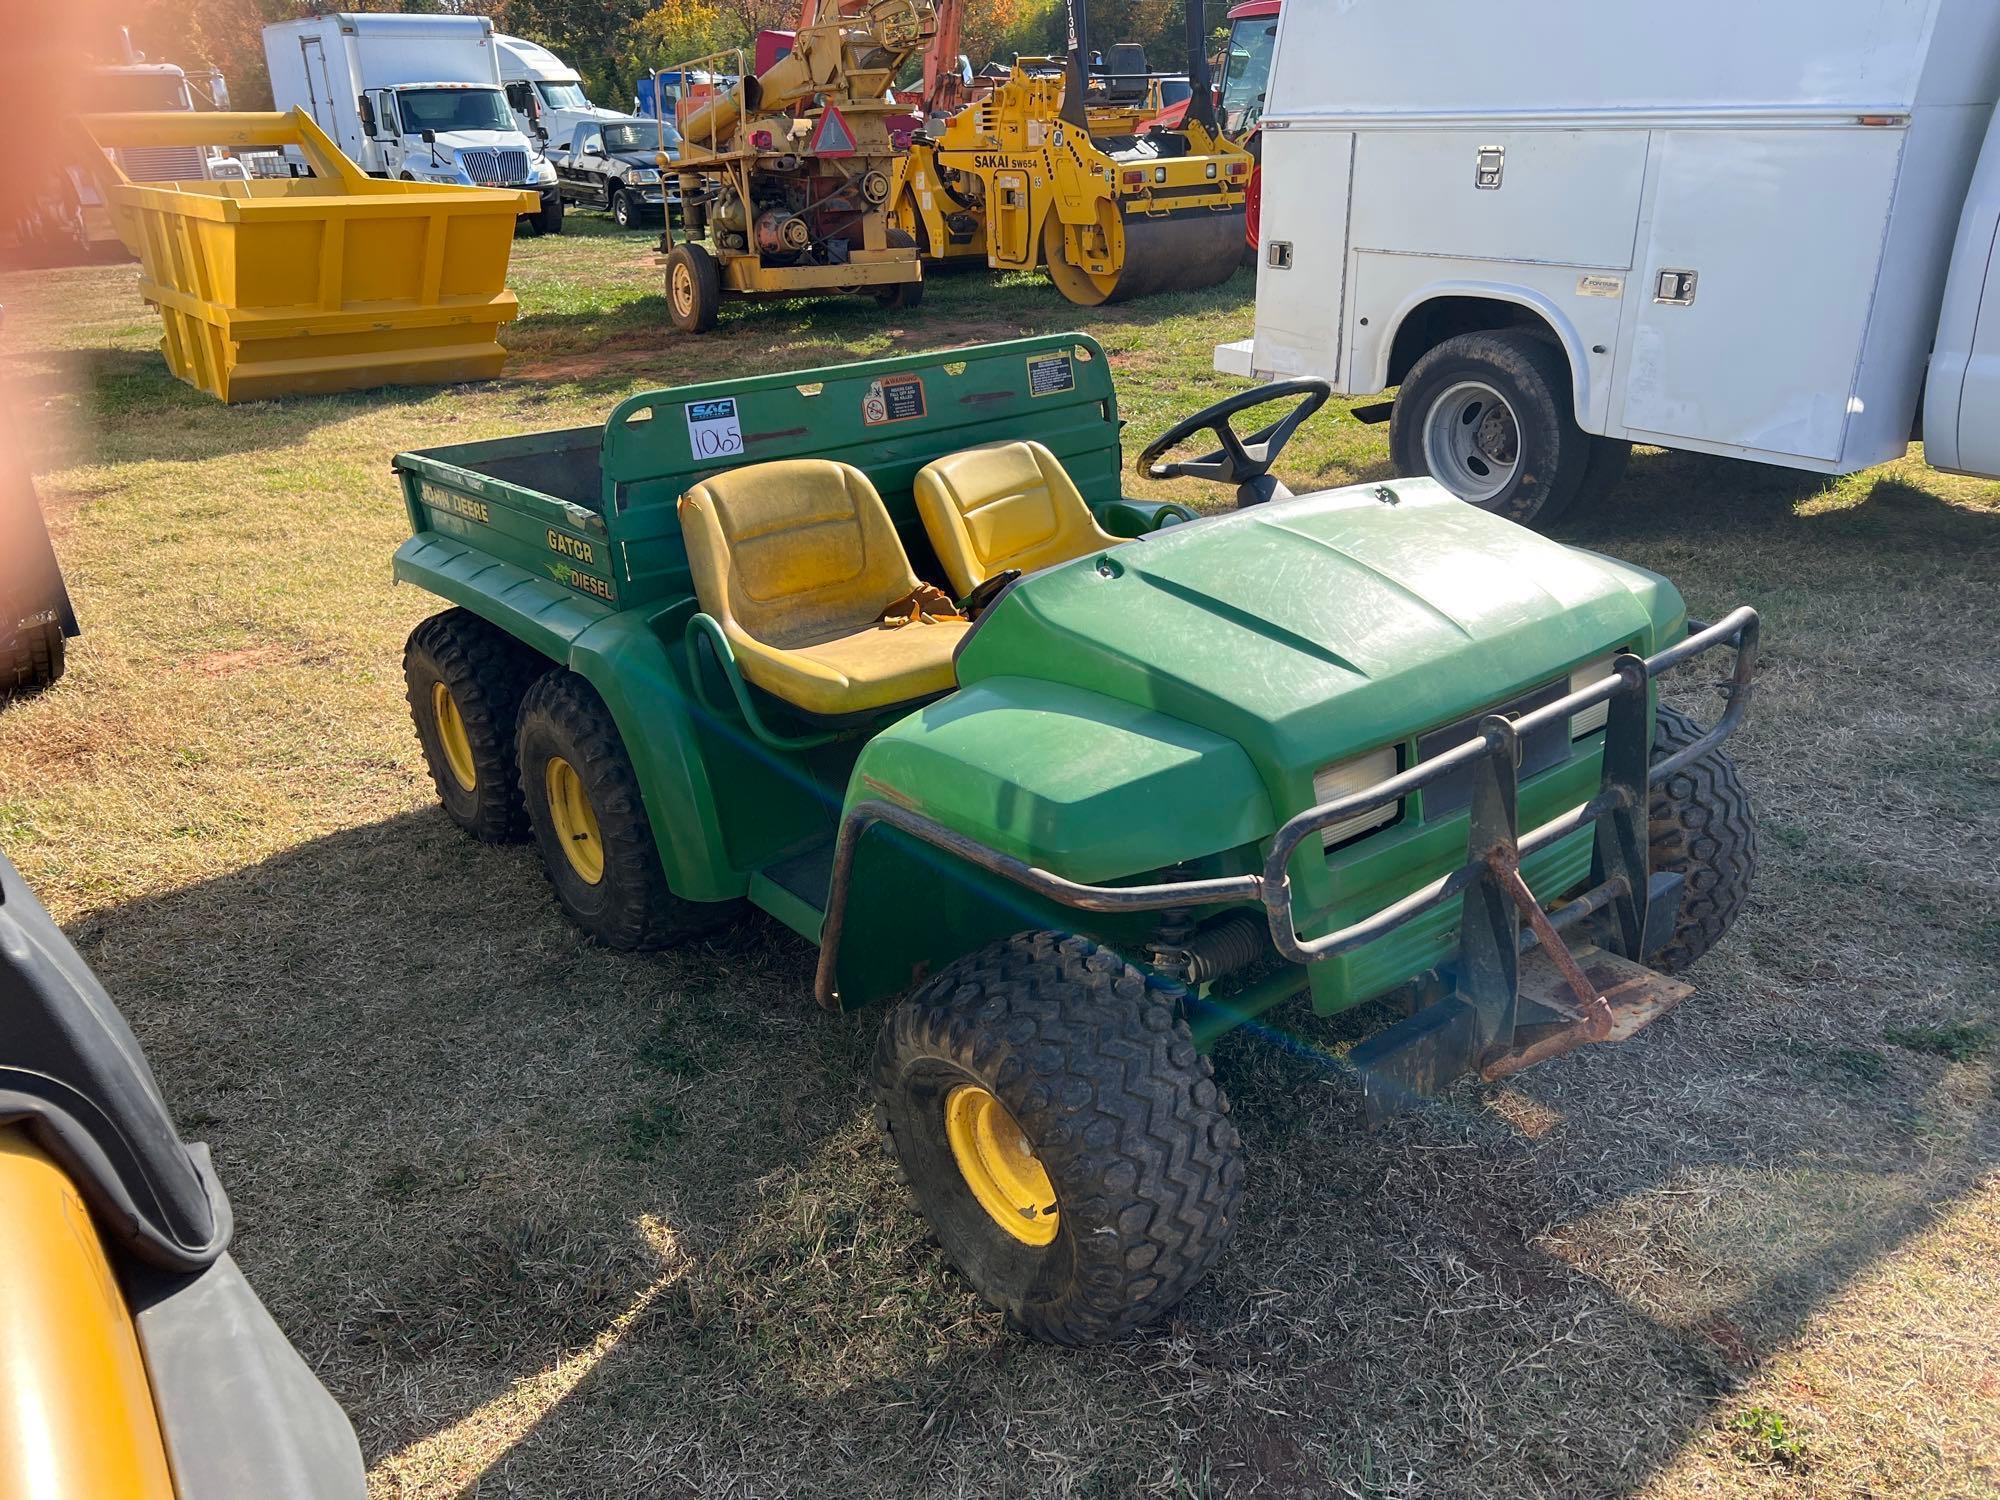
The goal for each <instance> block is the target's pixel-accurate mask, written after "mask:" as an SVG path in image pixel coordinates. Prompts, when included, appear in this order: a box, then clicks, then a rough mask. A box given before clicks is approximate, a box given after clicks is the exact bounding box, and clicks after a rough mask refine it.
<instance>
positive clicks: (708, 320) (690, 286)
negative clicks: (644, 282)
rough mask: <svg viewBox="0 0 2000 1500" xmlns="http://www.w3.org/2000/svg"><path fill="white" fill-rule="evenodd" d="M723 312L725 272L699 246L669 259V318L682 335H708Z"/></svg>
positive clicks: (687, 247)
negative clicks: (723, 275) (723, 280)
mask: <svg viewBox="0 0 2000 1500" xmlns="http://www.w3.org/2000/svg"><path fill="white" fill-rule="evenodd" d="M721 312H722V268H721V267H720V266H718V265H716V263H715V257H714V256H713V255H711V254H709V253H708V251H707V250H706V249H705V248H704V247H702V246H700V245H696V244H692V243H688V244H680V245H676V246H674V248H673V250H672V252H671V253H669V254H668V256H667V316H668V318H669V319H671V320H672V322H673V325H674V327H676V328H678V329H679V330H680V331H681V332H682V333H707V332H708V331H709V329H711V328H713V327H714V326H715V320H716V318H717V317H718V316H720V315H721Z"/></svg>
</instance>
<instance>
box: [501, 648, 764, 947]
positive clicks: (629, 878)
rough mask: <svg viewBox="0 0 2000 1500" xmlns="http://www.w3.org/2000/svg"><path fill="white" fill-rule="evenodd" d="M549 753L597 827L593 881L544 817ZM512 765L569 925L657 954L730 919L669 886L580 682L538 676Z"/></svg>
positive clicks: (590, 693)
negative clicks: (598, 865)
mask: <svg viewBox="0 0 2000 1500" xmlns="http://www.w3.org/2000/svg"><path fill="white" fill-rule="evenodd" d="M552 756H560V757H561V758H562V759H564V760H566V761H568V762H569V764H570V766H571V767H572V768H573V769H574V770H575V771H576V773H577V776H578V778H579V779H580V781H581V782H582V786H583V792H584V795H585V796H586V797H587V798H588V800H589V803H590V810H591V813H592V815H593V816H594V817H595V819H596V821H597V829H598V833H599V836H600V841H601V843H602V845H603V860H604V869H603V874H602V876H601V878H599V879H598V880H596V881H594V882H593V881H588V880H586V879H584V878H583V876H582V875H580V874H579V873H578V871H577V869H576V867H575V866H574V865H573V864H572V863H571V861H570V859H569V856H568V854H567V853H566V852H565V851H564V848H563V844H562V839H561V836H560V834H559V833H558V831H557V828H556V820H555V818H554V817H553V815H552V814H551V811H550V807H549V790H548V776H547V770H548V762H549V759H550V758H551V757H552ZM515 759H516V761H517V763H518V764H519V767H520V773H519V774H520V793H521V797H522V799H523V800H524V802H525V803H526V805H527V809H528V822H529V825H530V827H531V828H532V829H533V831H534V836H535V844H536V847H537V848H538V849H539V851H540V853H541V857H542V872H543V874H545V875H546V876H547V877H548V880H549V884H550V886H551V887H553V889H554V890H555V894H556V900H557V901H558V902H559V903H560V904H561V906H562V908H563V910H564V912H566V913H567V914H568V916H569V918H570V920H571V921H573V922H574V923H576V925H577V926H578V927H580V928H582V929H583V930H584V931H585V932H587V933H588V934H590V936H591V937H593V938H595V939H596V940H597V941H598V942H600V943H602V944H604V946H605V947H607V948H615V949H618V950H620V951H622V952H637V951H641V950H644V949H649V948H660V947H665V946H666V945H668V944H670V943H675V942H679V941H681V940H683V939H685V938H690V937H694V936H696V935H698V934H700V933H703V932H707V931H708V930H710V929H711V928H714V927H717V926H720V925H721V924H722V923H724V922H727V921H729V920H730V919H731V918H732V917H733V916H735V914H736V912H737V910H738V909H739V907H740V905H741V903H740V902H734V901H724V902H709V901H684V900H682V899H681V898H680V897H678V896H676V895H675V894H674V893H673V891H672V889H671V888H670V887H669V886H668V884H667V877H666V872H665V871H664V870H663V869H662V868H661V866H660V851H659V846H658V845H657V844H655V843H654V841H653V825H652V823H651V821H650V820H649V819H648V818H647V816H646V807H645V802H644V799H643V798H642V797H641V796H640V792H639V777H638V773H637V772H636V771H634V770H633V768H632V759H631V757H630V756H629V755H628V754H627V753H626V751H625V744H624V741H623V740H622V739H621V738H620V737H619V734H618V725H617V721H616V720H614V719H613V718H612V717H611V710H610V709H608V708H607V707H605V705H604V700H603V699H602V698H600V697H598V695H597V691H596V689H594V688H593V687H591V685H590V684H589V683H588V682H586V681H584V679H583V678H582V677H580V676H578V675H577V674H576V673H574V672H571V671H568V670H565V669H563V668H560V667H558V668H556V669H555V670H554V671H551V672H547V673H545V674H543V675H542V676H541V677H539V678H537V679H536V681H535V683H534V685H533V686H531V687H530V688H529V689H528V692H527V696H526V697H525V698H524V699H523V700H522V703H521V722H520V733H519V735H518V738H517V740H516V744H515Z"/></svg>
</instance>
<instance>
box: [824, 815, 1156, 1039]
mask: <svg viewBox="0 0 2000 1500" xmlns="http://www.w3.org/2000/svg"><path fill="white" fill-rule="evenodd" d="M853 889H854V898H853V899H852V900H851V901H850V902H849V904H848V909H847V918H846V922H845V925H844V927H843V930H842V934H841V942H840V963H839V973H838V975H837V976H836V988H837V989H838V991H839V998H840V1005H841V1008H842V1009H843V1010H853V1009H855V1008H857V1007H859V1006H863V1005H872V1004H874V1003H876V1002H878V1001H882V1000H887V999H890V998H891V997H893V996H895V995H899V994H901V993H902V992H903V991H905V990H907V989H909V988H910V987H911V986H912V985H915V984H920V983H921V982H922V981H923V980H924V978H925V977H926V976H928V975H930V974H933V973H935V972H936V971H937V970H939V969H941V968H942V967H944V965H946V964H948V963H950V962H951V961H952V960H953V959H955V958H959V957H961V956H963V955H964V954H967V953H972V952H975V951H976V950H978V949H980V948H983V947H985V946H986V945H987V944H988V943H991V942H996V941H998V940H999V939H1000V938H1003V937H1007V936H1010V935H1011V934H1013V933H1016V932H1030V931H1036V930H1039V929H1041V928H1045V927H1053V928H1057V929H1059V930H1061V931H1064V932H1081V933H1086V934H1088V935H1089V936H1091V937H1094V938H1096V939H1097V940H1098V941H1100V942H1104V943H1109V944H1110V945H1112V946H1113V947H1114V948H1117V949H1119V950H1120V951H1122V952H1127V953H1139V952H1142V951H1143V948H1142V945H1143V943H1144V941H1145V938H1146V934H1147V933H1149V932H1151V931H1152V930H1153V928H1154V927H1156V926H1157V925H1158V921H1159V918H1158V916H1157V915H1156V914H1154V913H1141V914H1139V915H1136V916H1128V917H1114V916H1105V915H1102V914H1100V913H1095V912H1079V911H1075V910H1072V909H1071V908H1069V907H1066V906H1061V905H1059V904H1057V903H1055V902H1050V901H1043V900H1040V899H1038V898H1037V897H1035V896H1034V895H1032V894H1030V893H1029V892H1028V891H1027V890H1025V889H1024V888H1022V887H1021V886H1018V885H1015V884H1014V883H1013V882H1012V881H1008V880H1002V879H1000V878H998V877H996V876H991V875H988V874H986V873H985V872H984V871H983V870H978V869H974V868H973V867H972V866H970V865H967V864H965V863H964V862H963V861H962V860H958V859H955V858H953V857H952V856H951V855H949V854H946V853H945V852H943V851H942V850H940V849H937V848H934V847H932V846H931V845H929V844H925V843H921V842H919V841H918V840H915V839H912V838H909V837H907V836H906V835H904V834H902V833H899V832H897V831H896V830H894V829H888V828H883V827H881V826H880V825H879V824H878V825H877V826H876V827H875V828H874V829H873V830H872V831H870V832H869V833H868V835H867V836H866V837H865V838H864V839H863V840H862V843H861V847H860V849H859V850H858V851H857V852H856V855H855V860H854V887H853Z"/></svg>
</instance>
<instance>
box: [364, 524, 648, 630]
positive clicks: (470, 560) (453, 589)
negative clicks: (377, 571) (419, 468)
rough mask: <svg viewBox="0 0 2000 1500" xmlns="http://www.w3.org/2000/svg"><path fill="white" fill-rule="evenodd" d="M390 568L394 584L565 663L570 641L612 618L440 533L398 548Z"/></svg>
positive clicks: (604, 608)
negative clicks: (424, 593) (467, 613)
mask: <svg viewBox="0 0 2000 1500" xmlns="http://www.w3.org/2000/svg"><path fill="white" fill-rule="evenodd" d="M480 540H481V541H484V540H485V538H483V537H481V538H480ZM394 568H395V574H396V581H397V582H399V583H414V584H415V585H416V586H417V587H418V588H421V589H425V590H428V591H429V592H430V593H433V594H436V595H437V596H438V597H439V598H441V599H449V600H450V601H451V602H452V603H453V604H458V605H463V606H464V607H465V608H466V609H469V610H471V611H472V612H473V613H474V614H476V615H478V616H480V618H482V619H484V620H487V621H489V622H491V623H492V624H494V625H498V626H499V627H500V628H501V629H502V630H504V631H506V632H507V633H508V634H509V635H511V636H513V637H514V638H515V639H516V640H519V641H521V642H522V643H524V644H526V645H529V646H532V647H534V648H535V650H537V651H539V652H541V654H542V655H544V656H546V657H548V658H549V660H551V661H558V662H566V661H568V660H569V654H570V645H571V643H572V642H573V641H575V640H576V638H577V637H578V636H580V635H582V634H583V632H584V631H586V630H588V629H590V627H591V626H593V625H596V624H599V623H601V622H602V621H604V620H607V619H609V618H610V617H611V615H612V610H611V607H610V606H609V605H606V604H600V603H598V602H597V601H596V600H594V599H588V598H583V597H580V596H579V595H578V594H576V593H575V592H574V591H573V590H570V589H566V588H564V587H563V586H562V585H561V584H559V583H556V582H555V581H554V580H552V579H548V578H538V577H536V576H535V575H534V574H533V573H530V572H529V571H528V570H527V569H525V568H522V567H517V566H516V565H515V564H513V563H509V562H502V561H501V560H500V559H498V558H497V557H495V556H494V555H493V554H492V553H491V552H490V551H488V550H486V549H485V548H484V547H483V546H480V545H477V544H476V543H475V542H474V541H471V540H463V539H461V538H460V537H458V536H447V535H445V534H444V533H442V532H438V531H420V532H418V533H417V534H416V535H415V536H413V537H411V538H410V539H409V540H408V541H407V542H405V543H403V545H402V546H400V547H398V548H397V549H396V558H395V563H394Z"/></svg>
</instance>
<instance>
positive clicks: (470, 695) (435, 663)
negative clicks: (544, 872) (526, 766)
mask: <svg viewBox="0 0 2000 1500" xmlns="http://www.w3.org/2000/svg"><path fill="white" fill-rule="evenodd" d="M541 665H543V663H542V661H541V658H540V657H536V656H533V655H531V654H529V653H527V652H526V651H524V649H523V648H522V647H521V646H520V645H519V644H518V643H517V642H516V641H515V640H514V639H513V637H511V636H509V635H507V634H506V633H505V632H504V631H501V630H499V629H497V628H496V627H494V626H492V625H489V624H488V623H487V622H486V621H484V620H482V619H480V618H479V616H477V615H475V614H473V613H472V612H471V611H469V610H463V609H448V610H446V611H444V612H443V613H442V614H436V615H432V616H431V617H430V618H429V619H428V620H425V621H424V622H423V623H422V624H421V625H419V626H418V627H417V628H416V629H415V630H413V631H411V632H410V640H409V644H408V645H406V646H405V647H404V648H403V682H404V685H405V687H406V688H407V690H408V694H409V700H410V718H411V720H412V721H413V722H414V723H415V725H416V730H417V743H418V744H419V745H421V746H422V747H423V752H424V762H425V764H426V765H428V766H429V767H430V773H431V780H432V781H433V782H434V783H435V784H436V786H437V793H438V801H439V802H441V803H443V804H444V810H445V812H446V813H447V814H449V815H450V817H451V820H452V822H454V823H456V824H457V825H458V826H459V827H460V828H463V829H464V830H465V831H466V832H467V833H469V834H471V835H472V836H473V837H474V838H476V839H478V840H480V841H481V842H482V843H488V844H503V843H509V842H512V841H514V840H516V839H519V838H522V837H523V836H525V835H526V833H527V831H528V820H527V812H526V809H525V808H524V807H523V806H522V803H521V794H520V791H519V789H518V786H517V782H518V780H519V776H518V773H517V772H516V770H515V765H514V720H515V717H516V716H517V715H518V714H519V712H520V708H521V698H522V696H523V695H524V694H525V693H526V692H527V691H528V684H529V683H530V682H531V681H533V680H534V675H535V673H536V671H537V670H538V669H539V667H540V666H541Z"/></svg>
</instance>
